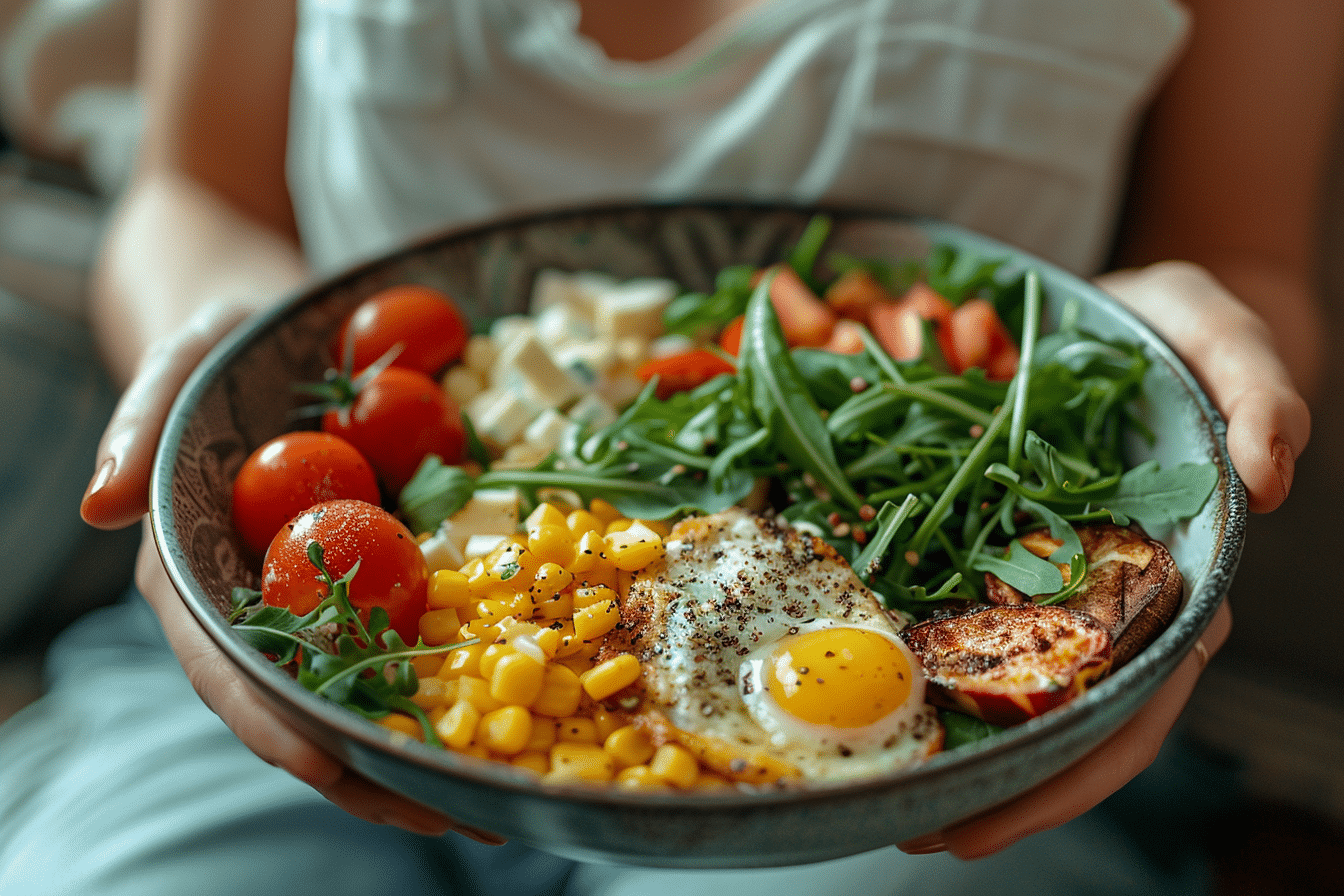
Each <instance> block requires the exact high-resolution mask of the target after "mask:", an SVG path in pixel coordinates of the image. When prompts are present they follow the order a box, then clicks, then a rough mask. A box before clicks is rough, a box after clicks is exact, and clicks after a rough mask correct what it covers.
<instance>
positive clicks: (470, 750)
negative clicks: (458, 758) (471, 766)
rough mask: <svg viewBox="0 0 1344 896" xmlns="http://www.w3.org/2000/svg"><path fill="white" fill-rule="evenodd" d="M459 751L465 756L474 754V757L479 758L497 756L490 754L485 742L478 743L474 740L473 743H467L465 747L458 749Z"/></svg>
mask: <svg viewBox="0 0 1344 896" xmlns="http://www.w3.org/2000/svg"><path fill="white" fill-rule="evenodd" d="M458 752H459V753H461V754H462V755H463V756H474V757H476V758H477V759H494V758H495V757H493V756H491V755H490V751H489V750H487V749H486V748H485V745H484V744H478V743H474V742H473V743H470V744H467V745H466V746H465V747H463V748H462V749H460V750H458Z"/></svg>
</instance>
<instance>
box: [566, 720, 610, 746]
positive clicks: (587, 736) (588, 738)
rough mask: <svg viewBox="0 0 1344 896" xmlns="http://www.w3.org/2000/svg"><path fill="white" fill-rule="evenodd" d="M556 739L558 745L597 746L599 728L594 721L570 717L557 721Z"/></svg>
mask: <svg viewBox="0 0 1344 896" xmlns="http://www.w3.org/2000/svg"><path fill="white" fill-rule="evenodd" d="M555 739H556V742H557V743H567V744H592V745H593V746H597V745H598V744H599V743H600V742H599V741H598V739H597V726H596V725H594V724H593V720H592V719H589V718H585V717H584V716H569V717H567V718H563V719H556V720H555Z"/></svg>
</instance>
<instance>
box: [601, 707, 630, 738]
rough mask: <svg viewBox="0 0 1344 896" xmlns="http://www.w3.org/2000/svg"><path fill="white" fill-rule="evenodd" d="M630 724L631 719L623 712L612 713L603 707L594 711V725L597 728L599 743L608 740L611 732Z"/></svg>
mask: <svg viewBox="0 0 1344 896" xmlns="http://www.w3.org/2000/svg"><path fill="white" fill-rule="evenodd" d="M629 723H630V718H629V717H628V716H627V715H626V714H625V713H623V712H612V711H611V710H609V709H606V708H604V707H601V706H599V707H598V708H597V709H595V710H593V724H594V725H596V726H597V739H598V740H599V741H604V740H606V739H607V736H608V735H610V734H611V732H613V731H615V730H616V729H617V728H622V727H624V726H625V725H628V724H629Z"/></svg>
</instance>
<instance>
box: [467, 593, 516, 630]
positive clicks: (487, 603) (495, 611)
mask: <svg viewBox="0 0 1344 896" xmlns="http://www.w3.org/2000/svg"><path fill="white" fill-rule="evenodd" d="M472 609H474V610H475V611H476V619H475V620H473V621H475V622H481V621H484V622H485V623H487V624H489V623H493V622H498V621H499V620H501V619H503V618H504V617H505V616H508V615H509V608H508V606H507V605H505V603H504V602H503V601H499V600H493V599H490V598H487V599H485V600H478V601H476V602H475V603H474V604H472Z"/></svg>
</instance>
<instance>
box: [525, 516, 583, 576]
mask: <svg viewBox="0 0 1344 896" xmlns="http://www.w3.org/2000/svg"><path fill="white" fill-rule="evenodd" d="M543 506H547V507H549V506H550V505H549V504H547V505H543ZM557 513H559V511H557ZM527 549H528V550H529V551H531V552H532V554H533V555H534V556H535V557H536V558H537V559H538V560H540V561H541V562H542V565H543V566H544V565H545V564H547V563H556V564H558V565H560V566H563V567H568V566H569V565H570V564H572V563H573V562H574V556H575V554H576V553H577V550H578V547H577V545H576V544H575V542H574V533H573V532H570V531H569V526H567V525H565V521H564V518H561V520H560V523H559V524H558V525H557V524H554V523H544V524H542V525H540V526H537V527H536V528H535V529H533V528H529V529H528V530H527Z"/></svg>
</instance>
